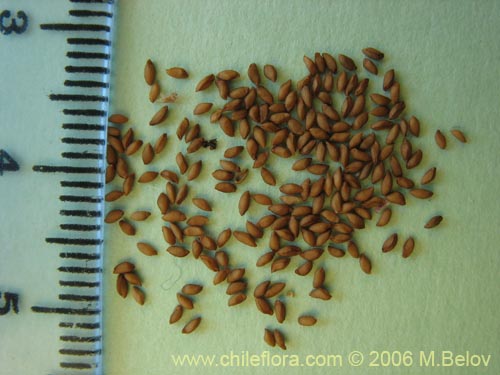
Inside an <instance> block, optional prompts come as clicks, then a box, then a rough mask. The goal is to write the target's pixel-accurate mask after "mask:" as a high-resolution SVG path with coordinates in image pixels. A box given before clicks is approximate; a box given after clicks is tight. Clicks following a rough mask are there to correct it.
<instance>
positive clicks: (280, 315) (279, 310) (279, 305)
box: [274, 299, 286, 323]
mask: <svg viewBox="0 0 500 375" xmlns="http://www.w3.org/2000/svg"><path fill="white" fill-rule="evenodd" d="M274 312H275V313H276V320H277V321H278V323H283V322H284V321H285V318H286V306H285V304H284V303H283V302H281V301H280V300H279V299H277V300H276V301H274Z"/></svg>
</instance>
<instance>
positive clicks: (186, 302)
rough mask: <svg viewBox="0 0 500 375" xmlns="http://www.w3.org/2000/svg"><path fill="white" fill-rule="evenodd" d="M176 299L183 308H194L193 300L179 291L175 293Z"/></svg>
mask: <svg viewBox="0 0 500 375" xmlns="http://www.w3.org/2000/svg"><path fill="white" fill-rule="evenodd" d="M177 301H178V302H179V304H180V305H181V306H182V307H183V308H185V309H187V310H192V309H193V308H194V304H193V300H192V299H191V298H189V297H186V296H185V295H183V294H181V293H177Z"/></svg>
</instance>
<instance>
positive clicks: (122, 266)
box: [113, 262, 135, 274]
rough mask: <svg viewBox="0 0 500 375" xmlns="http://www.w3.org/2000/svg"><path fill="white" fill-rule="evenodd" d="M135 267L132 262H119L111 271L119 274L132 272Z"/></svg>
mask: <svg viewBox="0 0 500 375" xmlns="http://www.w3.org/2000/svg"><path fill="white" fill-rule="evenodd" d="M134 269H135V266H134V264H132V263H130V262H121V263H119V264H117V265H116V266H115V268H113V273H114V274H120V273H129V272H132V271H133V270H134Z"/></svg>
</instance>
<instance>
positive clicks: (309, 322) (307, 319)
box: [298, 315, 317, 327]
mask: <svg viewBox="0 0 500 375" xmlns="http://www.w3.org/2000/svg"><path fill="white" fill-rule="evenodd" d="M298 322H299V324H300V325H301V326H306V327H309V326H313V325H315V324H316V322H317V320H316V318H315V317H314V316H311V315H301V316H299V319H298Z"/></svg>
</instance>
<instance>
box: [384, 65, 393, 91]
mask: <svg viewBox="0 0 500 375" xmlns="http://www.w3.org/2000/svg"><path fill="white" fill-rule="evenodd" d="M393 84H394V69H390V70H388V71H387V72H386V73H385V74H384V83H383V89H384V90H385V91H387V90H389V89H390V88H391V86H392V85H393Z"/></svg>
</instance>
